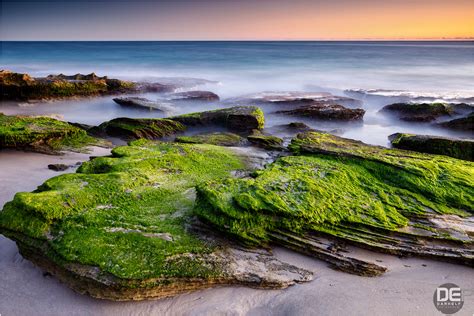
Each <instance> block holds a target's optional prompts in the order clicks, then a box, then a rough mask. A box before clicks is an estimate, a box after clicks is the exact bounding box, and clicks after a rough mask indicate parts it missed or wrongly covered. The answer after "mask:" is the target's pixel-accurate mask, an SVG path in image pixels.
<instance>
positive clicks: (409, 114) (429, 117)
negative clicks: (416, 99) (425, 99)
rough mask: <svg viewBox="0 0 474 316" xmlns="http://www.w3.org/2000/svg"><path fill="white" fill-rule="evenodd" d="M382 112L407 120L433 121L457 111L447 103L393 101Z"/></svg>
mask: <svg viewBox="0 0 474 316" xmlns="http://www.w3.org/2000/svg"><path fill="white" fill-rule="evenodd" d="M380 112H381V113H385V114H391V115H395V116H397V117H398V118H399V119H400V120H402V121H407V122H432V121H434V120H436V119H438V118H440V117H443V116H450V115H452V114H454V113H455V111H454V109H453V107H452V106H450V105H449V104H445V103H393V104H390V105H386V106H384V107H383V108H382V109H381V110H380Z"/></svg>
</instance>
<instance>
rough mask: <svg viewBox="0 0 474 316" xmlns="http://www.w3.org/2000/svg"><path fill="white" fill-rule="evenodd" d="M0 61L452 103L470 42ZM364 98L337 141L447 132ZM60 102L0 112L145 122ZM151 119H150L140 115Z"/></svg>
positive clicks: (55, 70)
mask: <svg viewBox="0 0 474 316" xmlns="http://www.w3.org/2000/svg"><path fill="white" fill-rule="evenodd" d="M0 60H1V62H0V68H2V69H9V70H12V71H17V72H26V73H29V74H31V75H33V76H46V75H49V74H59V73H64V74H74V73H91V72H95V73H96V74H97V75H100V76H103V75H107V76H109V77H112V78H123V79H130V80H148V81H153V80H158V79H160V80H163V78H168V80H169V78H170V77H173V78H174V80H177V79H176V77H179V78H202V79H207V80H210V81H212V83H209V84H206V85H205V86H204V87H202V86H201V87H199V88H200V89H205V90H211V91H213V92H216V93H217V94H218V95H219V96H220V97H221V99H228V98H235V97H238V96H240V95H246V94H251V93H259V92H263V91H307V92H321V91H325V92H331V93H333V94H337V95H347V91H346V90H348V89H349V90H350V89H364V90H370V89H383V90H388V91H385V94H386V95H391V96H392V97H393V95H397V94H399V93H409V94H410V95H411V96H427V95H428V96H434V99H436V98H439V99H440V100H449V101H453V100H454V101H456V100H460V101H459V102H463V100H465V99H466V98H468V99H469V98H471V99H472V98H473V97H474V84H473V83H474V42H473V41H384V42H364V41H357V42H295V41H287V42H260V41H258V42H235V41H227V42H205V41H197V42H196V41H194V42H2V43H1V58H0ZM393 90H395V91H393ZM399 90H403V92H400V91H399ZM432 99H433V98H432ZM363 101H364V104H363V105H362V107H364V109H366V111H367V114H366V116H365V120H364V124H363V125H362V126H342V129H343V133H342V135H343V136H347V137H353V138H356V139H361V140H364V141H366V142H369V143H373V144H380V145H386V144H387V138H386V137H387V135H388V134H389V133H392V132H395V131H396V132H401V131H410V132H421V133H425V134H426V133H432V134H437V135H453V134H452V133H449V132H446V131H441V130H438V129H432V128H431V127H429V126H423V127H422V129H421V130H420V126H419V125H413V124H408V125H407V124H400V123H398V122H388V121H386V120H384V119H383V118H382V117H380V116H379V115H377V113H378V110H379V109H380V108H381V107H382V106H383V105H385V104H388V103H390V102H392V101H394V99H393V98H387V100H383V99H382V100H380V99H379V100H377V102H374V101H373V100H368V99H367V100H363ZM65 103H66V102H60V103H58V104H49V105H45V106H41V105H39V106H36V107H28V108H25V107H23V108H21V109H17V110H12V109H10V108H8V109H4V112H7V113H13V112H18V113H24V114H38V113H39V114H45V113H57V114H60V115H63V116H64V117H65V119H68V120H72V121H81V122H84V123H90V124H96V123H100V121H103V120H106V119H110V118H113V117H116V116H124V115H126V116H133V117H136V116H143V115H144V114H143V113H136V112H133V111H127V110H124V109H118V108H117V105H116V104H114V103H113V101H111V98H105V99H104V98H99V99H96V100H83V101H71V102H70V103H69V105H68V106H67V107H66V106H65V105H64V104H65ZM3 107H4V106H3ZM199 109H201V108H199ZM86 110H87V111H86ZM191 110H193V109H192V108H186V109H182V112H188V111H191ZM152 115H155V116H156V114H145V116H152ZM293 120H294V119H293ZM272 121H273V118H270V120H269V121H268V122H269V123H270V124H271V123H272ZM276 121H278V122H280V121H281V120H278V119H276ZM276 121H275V122H276ZM310 123H311V122H310ZM315 127H319V128H321V129H329V128H334V126H333V125H331V126H330V127H327V126H325V125H324V124H323V125H322V126H321V125H318V126H315ZM338 127H339V126H336V128H338ZM454 135H455V136H456V135H457V134H454Z"/></svg>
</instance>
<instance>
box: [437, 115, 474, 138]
mask: <svg viewBox="0 0 474 316" xmlns="http://www.w3.org/2000/svg"><path fill="white" fill-rule="evenodd" d="M438 126H440V127H444V128H449V129H453V130H459V131H466V132H471V134H474V112H472V113H470V114H469V115H467V116H464V117H460V118H457V119H454V120H450V121H446V122H441V123H439V124H438Z"/></svg>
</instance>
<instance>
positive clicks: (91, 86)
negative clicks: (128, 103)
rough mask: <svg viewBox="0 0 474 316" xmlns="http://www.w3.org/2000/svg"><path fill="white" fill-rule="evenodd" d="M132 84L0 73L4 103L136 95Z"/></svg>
mask: <svg viewBox="0 0 474 316" xmlns="http://www.w3.org/2000/svg"><path fill="white" fill-rule="evenodd" d="M135 90H136V85H135V83H133V82H128V81H122V80H118V79H108V78H107V77H98V76H97V75H95V74H94V73H92V74H90V75H81V74H76V75H74V76H66V75H62V74H61V75H57V76H53V75H50V76H48V77H46V78H32V77H30V76H29V75H27V74H20V73H13V72H10V71H6V70H2V71H0V91H1V93H2V95H1V99H2V100H31V99H34V100H41V99H54V98H67V97H75V96H79V97H84V96H95V95H106V94H116V93H125V92H133V91H135Z"/></svg>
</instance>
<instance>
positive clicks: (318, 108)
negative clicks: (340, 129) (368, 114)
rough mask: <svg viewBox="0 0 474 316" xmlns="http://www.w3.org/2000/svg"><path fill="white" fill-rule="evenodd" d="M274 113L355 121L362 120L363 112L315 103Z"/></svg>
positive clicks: (361, 110)
mask: <svg viewBox="0 0 474 316" xmlns="http://www.w3.org/2000/svg"><path fill="white" fill-rule="evenodd" d="M276 113H278V114H286V115H295V116H301V117H310V118H314V119H319V120H337V121H357V120H362V119H363V117H364V114H365V110H363V109H348V108H345V107H343V106H342V105H339V104H333V103H327V102H315V103H312V104H310V105H305V106H302V107H299V108H296V109H293V110H287V111H277V112H276Z"/></svg>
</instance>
